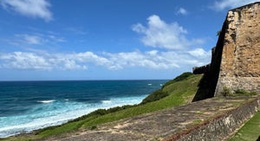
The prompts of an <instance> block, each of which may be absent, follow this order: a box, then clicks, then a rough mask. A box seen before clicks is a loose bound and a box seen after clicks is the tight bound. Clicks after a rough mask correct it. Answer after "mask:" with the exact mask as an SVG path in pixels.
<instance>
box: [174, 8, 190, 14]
mask: <svg viewBox="0 0 260 141" xmlns="http://www.w3.org/2000/svg"><path fill="white" fill-rule="evenodd" d="M176 14H177V15H187V14H188V11H187V10H186V9H184V8H182V7H180V8H179V9H178V10H177V12H176Z"/></svg>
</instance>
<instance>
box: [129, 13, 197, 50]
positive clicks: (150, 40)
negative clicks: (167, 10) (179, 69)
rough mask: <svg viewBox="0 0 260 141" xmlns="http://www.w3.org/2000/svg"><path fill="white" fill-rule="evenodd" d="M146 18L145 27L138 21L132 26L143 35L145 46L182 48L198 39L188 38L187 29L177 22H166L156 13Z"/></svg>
mask: <svg viewBox="0 0 260 141" xmlns="http://www.w3.org/2000/svg"><path fill="white" fill-rule="evenodd" d="M147 20H148V23H147V27H145V26H143V25H142V24H140V23H138V24H135V25H134V26H133V27H132V29H133V31H135V32H137V33H139V34H141V35H143V37H142V38H141V41H142V42H143V43H144V45H146V46H151V47H157V48H165V49H174V50H183V49H186V48H187V47H189V46H191V45H194V44H197V43H198V42H197V41H198V40H199V39H193V40H188V39H187V38H186V34H187V33H188V32H187V30H186V29H184V28H183V27H182V26H180V25H179V24H178V23H177V22H173V23H166V22H164V21H163V20H161V19H160V17H159V16H157V15H152V16H150V17H149V18H148V19H147ZM200 40H201V39H200Z"/></svg>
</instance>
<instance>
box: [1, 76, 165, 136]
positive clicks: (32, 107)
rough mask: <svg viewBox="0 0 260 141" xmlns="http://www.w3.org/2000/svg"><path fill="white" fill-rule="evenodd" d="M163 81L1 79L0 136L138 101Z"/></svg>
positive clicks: (38, 127)
mask: <svg viewBox="0 0 260 141" xmlns="http://www.w3.org/2000/svg"><path fill="white" fill-rule="evenodd" d="M165 82H166V80H131V81H126V80H124V81H24V82H0V138H4V137H8V136H12V135H16V134H19V133H25V132H31V131H33V130H37V129H41V128H45V127H48V126H53V125H59V124H62V123H65V122H67V121H68V120H72V119H75V118H77V117H80V116H82V115H85V114H87V113H89V112H92V111H94V110H96V109H100V108H104V109H106V108H111V107H115V106H122V105H131V104H138V103H140V102H141V101H142V99H143V98H145V97H146V96H147V95H148V94H150V93H151V92H153V91H155V90H156V89H159V88H160V87H161V86H162V85H163V83H165Z"/></svg>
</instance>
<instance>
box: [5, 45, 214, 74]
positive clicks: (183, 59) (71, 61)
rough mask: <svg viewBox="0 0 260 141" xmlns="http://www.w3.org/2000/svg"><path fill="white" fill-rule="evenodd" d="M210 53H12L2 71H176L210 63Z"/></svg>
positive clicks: (201, 50) (7, 55)
mask: <svg viewBox="0 0 260 141" xmlns="http://www.w3.org/2000/svg"><path fill="white" fill-rule="evenodd" d="M209 59H210V52H207V51H205V50H203V49H201V48H200V49H195V50H193V51H190V52H186V51H177V52H176V51H165V52H160V51H157V50H151V51H147V52H140V51H133V52H120V53H108V52H104V53H102V54H100V55H97V54H95V53H93V52H81V53H67V54H65V53H63V54H61V53H59V54H55V53H52V54H51V53H47V52H12V53H7V54H4V53H0V68H8V69H30V70H86V69H88V68H89V66H100V67H104V68H106V69H109V70H118V69H127V68H139V67H142V68H149V69H174V68H182V67H190V68H191V67H193V66H200V65H203V64H206V63H208V62H209Z"/></svg>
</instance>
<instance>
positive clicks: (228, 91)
mask: <svg viewBox="0 0 260 141" xmlns="http://www.w3.org/2000/svg"><path fill="white" fill-rule="evenodd" d="M221 94H222V95H223V96H225V97H226V96H230V95H231V94H232V92H231V90H230V89H229V88H228V87H226V86H224V87H223V91H222V92H221Z"/></svg>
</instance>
